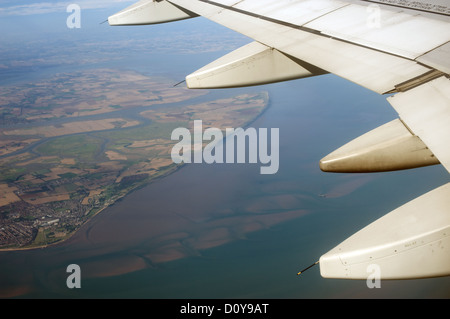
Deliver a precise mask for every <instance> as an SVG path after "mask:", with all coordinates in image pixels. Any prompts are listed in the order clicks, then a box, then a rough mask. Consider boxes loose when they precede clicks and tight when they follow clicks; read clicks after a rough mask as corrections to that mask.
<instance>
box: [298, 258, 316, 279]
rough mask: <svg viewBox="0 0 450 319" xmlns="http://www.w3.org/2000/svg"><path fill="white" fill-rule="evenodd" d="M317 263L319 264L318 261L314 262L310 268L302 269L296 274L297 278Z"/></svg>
mask: <svg viewBox="0 0 450 319" xmlns="http://www.w3.org/2000/svg"><path fill="white" fill-rule="evenodd" d="M318 263H319V261H316V262H315V263H314V264H312V265H311V266H308V267H306V268H305V269H303V270H302V271H299V272H298V274H297V276H298V275H300V274H301V273H303V272H305V271H307V270H308V269H309V268H311V267H313V266H315V265H317V264H318Z"/></svg>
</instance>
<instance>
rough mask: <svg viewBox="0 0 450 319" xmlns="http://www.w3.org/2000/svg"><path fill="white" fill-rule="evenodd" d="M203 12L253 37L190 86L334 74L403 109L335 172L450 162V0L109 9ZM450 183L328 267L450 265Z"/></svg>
mask: <svg viewBox="0 0 450 319" xmlns="http://www.w3.org/2000/svg"><path fill="white" fill-rule="evenodd" d="M197 16H203V17H205V18H207V19H209V20H212V21H214V22H217V23H219V24H221V25H223V26H225V27H228V28H230V29H232V30H234V31H236V32H240V33H242V34H244V35H246V36H248V37H250V38H252V39H253V40H254V42H252V43H249V44H248V45H246V46H244V47H242V48H239V49H237V50H235V51H233V52H231V53H229V54H227V55H226V56H224V57H222V58H220V59H218V60H216V61H214V62H212V63H210V64H208V65H206V66H205V67H203V68H201V69H200V70H198V71H196V72H194V73H192V74H190V75H188V76H187V77H186V83H187V86H188V87H189V88H192V89H195V88H227V87H241V86H250V85H259V84H266V83H272V82H279V81H286V80H292V79H300V78H306V77H311V76H318V75H321V74H325V73H333V74H335V75H337V76H340V77H342V78H344V79H347V80H349V81H352V82H354V83H357V84H358V85H361V86H363V87H365V88H367V89H369V90H372V91H374V92H377V93H379V94H386V95H388V97H387V100H388V101H389V103H390V104H391V105H392V107H393V108H394V109H395V110H396V111H397V113H398V114H399V118H398V119H396V120H395V121H392V122H390V123H387V124H385V125H383V126H381V127H379V128H377V129H375V130H373V131H371V132H368V133H367V134H365V135H363V136H361V137H359V138H356V139H355V140H353V141H350V142H349V143H347V144H346V145H344V146H343V147H341V148H339V149H338V150H336V151H335V152H333V153H331V154H329V155H328V156H326V157H324V158H323V159H322V160H321V161H320V167H321V169H322V170H324V171H330V172H379V171H390V170H399V169H409V168H415V167H421V166H427V165H434V164H439V163H440V164H442V165H443V166H444V167H445V169H446V170H447V171H449V172H450V151H449V147H448V145H450V134H449V133H450V80H449V73H450V62H449V61H450V6H449V5H448V3H447V2H446V1H445V0H436V1H433V2H430V1H426V0H416V1H408V0H402V1H400V0H398V1H396V0H389V1H388V0H373V1H364V0H347V1H344V0H298V1H293V0H240V1H239V0H216V1H209V0H141V1H139V2H138V3H136V4H134V5H133V6H131V7H128V8H126V9H124V10H122V11H121V12H119V13H117V14H115V15H113V16H111V17H110V18H109V23H110V25H142V24H154V23H163V22H170V21H176V20H182V19H189V18H193V17H197ZM448 198H450V183H449V184H446V185H444V186H441V187H439V188H437V189H435V190H432V191H430V192H429V193H427V194H425V195H423V196H421V197H419V198H416V199H415V200H413V201H411V202H410V203H407V204H405V205H403V206H401V207H399V208H398V209H396V210H394V211H392V212H391V213H389V214H387V215H386V216H384V217H383V218H381V219H379V220H377V221H375V222H374V223H372V224H371V225H369V226H367V227H366V228H364V229H362V230H361V231H359V232H358V233H356V234H355V235H353V236H352V237H350V238H349V239H347V240H346V241H344V242H343V243H341V244H340V245H338V246H337V247H335V248H334V249H332V250H330V251H329V252H328V253H326V254H324V255H323V256H322V257H321V258H320V268H321V274H322V276H324V277H332V278H352V279H362V278H363V279H365V278H367V276H368V273H367V267H368V266H369V265H372V264H376V265H379V266H380V267H381V268H382V269H381V278H387V279H405V278H423V277H436V276H447V275H450V247H449V246H450V202H449V200H448Z"/></svg>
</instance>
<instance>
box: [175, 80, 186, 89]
mask: <svg viewBox="0 0 450 319" xmlns="http://www.w3.org/2000/svg"><path fill="white" fill-rule="evenodd" d="M183 82H186V80H183V81H180V82H178V83H177V84H175V85H174V86H173V87H176V86H178V85H180V84H181V83H183Z"/></svg>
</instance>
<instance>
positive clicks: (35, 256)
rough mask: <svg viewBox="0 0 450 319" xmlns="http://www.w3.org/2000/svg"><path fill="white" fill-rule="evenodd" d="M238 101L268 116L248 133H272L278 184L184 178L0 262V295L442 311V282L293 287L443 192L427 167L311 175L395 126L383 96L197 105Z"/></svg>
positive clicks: (216, 168)
mask: <svg viewBox="0 0 450 319" xmlns="http://www.w3.org/2000/svg"><path fill="white" fill-rule="evenodd" d="M246 90H247V91H248V90H255V91H260V90H267V91H269V94H270V103H271V105H270V107H269V108H268V110H267V111H266V112H265V113H264V114H263V115H262V116H260V117H259V118H258V119H257V120H256V121H255V122H253V123H251V124H250V126H252V127H255V128H258V127H267V128H272V127H275V128H279V129H280V169H279V171H278V173H277V174H274V175H260V174H259V164H241V165H238V164H221V165H208V164H191V165H186V166H184V167H183V168H182V169H180V170H179V171H177V172H175V173H173V174H171V175H170V176H167V177H165V178H163V179H161V180H158V181H156V182H154V183H152V184H150V185H148V186H146V187H144V188H142V189H140V190H137V191H135V192H133V193H132V194H130V195H129V196H127V197H125V198H124V199H123V200H121V201H119V202H117V203H116V204H114V205H113V206H111V207H110V208H108V209H106V210H105V211H103V212H102V213H101V214H100V215H98V216H96V217H95V218H94V219H93V220H92V221H91V222H89V223H88V224H86V225H85V226H84V227H83V228H82V229H81V230H80V231H79V232H78V233H77V234H76V235H75V236H74V237H73V238H72V239H70V240H69V241H67V242H65V243H63V244H61V245H58V246H53V247H48V248H46V249H39V250H32V251H17V252H2V253H0V260H1V262H0V283H1V285H0V287H1V293H2V296H19V297H31V298H54V297H64V298H65V297H74V298H80V297H81V298H448V297H449V296H450V288H449V287H450V286H449V283H450V281H449V280H450V278H448V277H446V278H436V279H426V280H406V281H386V282H382V285H381V289H369V288H367V286H366V283H365V281H346V280H330V279H323V278H321V277H320V274H319V269H318V267H315V268H312V269H311V270H309V271H308V272H306V273H304V274H303V275H302V276H301V277H298V276H297V275H296V274H297V272H298V271H299V270H300V269H302V268H304V267H306V266H308V265H310V264H312V263H313V262H315V261H316V260H318V258H319V257H320V255H322V254H323V253H325V252H327V251H328V250H329V249H331V248H333V247H334V246H335V245H337V244H338V243H340V242H341V241H342V240H344V239H345V238H347V237H348V236H350V235H352V234H353V233H354V232H356V231H357V230H359V229H360V228H362V227H364V226H366V225H367V224H369V223H370V222H372V221H374V220H375V219H377V218H379V217H381V216H382V215H384V214H386V213H388V212H389V211H391V210H392V209H394V208H396V207H398V206H399V205H401V204H403V203H405V202H407V201H409V200H411V199H412V198H414V197H417V196H419V195H420V194H422V193H424V192H426V191H427V190H431V189H433V188H434V187H437V186H438V185H441V184H443V183H444V182H446V181H447V180H448V174H447V172H446V171H445V170H444V169H443V168H442V167H439V166H435V167H428V168H423V169H418V170H412V171H404V172H394V173H382V174H363V175H348V174H326V173H322V172H321V171H320V170H319V168H318V161H319V159H320V158H321V157H323V156H325V155H326V154H328V153H329V152H331V151H333V150H334V149H335V148H337V147H339V146H341V145H342V144H344V143H346V142H347V141H348V140H350V139H352V138H354V137H357V136H359V135H360V134H362V133H364V132H366V131H368V130H370V129H372V128H375V127H377V126H379V125H381V124H383V123H385V122H387V121H389V120H391V119H393V118H394V117H395V114H394V113H393V111H392V110H391V108H390V106H389V105H388V104H387V102H386V101H385V99H384V97H380V96H377V95H375V94H372V93H370V92H367V91H366V90H364V89H361V88H359V87H357V86H355V85H353V84H351V83H348V82H346V81H344V80H341V79H338V78H336V77H334V76H324V77H321V78H314V79H307V80H299V81H293V82H288V83H279V84H275V85H268V86H264V87H258V88H253V89H248V88H247V89H239V90H220V91H217V92H211V93H210V94H209V95H208V96H209V97H210V98H211V99H214V98H215V97H218V96H226V95H235V94H238V93H241V92H244V91H246ZM321 194H327V196H326V197H322V196H320V195H321ZM261 214H263V215H261ZM255 216H256V217H257V218H256V217H255ZM251 229H256V231H253V232H251V231H249V230H251ZM196 245H200V246H196ZM201 245H204V246H201ZM206 246H208V247H209V246H210V248H205V249H199V248H198V247H206ZM168 250H169V251H171V252H173V253H174V254H175V255H176V253H179V254H180V256H181V255H182V258H176V259H174V260H171V261H168V262H156V261H157V260H158V258H156V257H155V256H158V254H159V255H161V256H165V257H167V256H174V255H173V254H167V251H168ZM73 263H75V264H78V265H79V266H80V268H81V288H80V289H69V288H67V286H66V278H67V276H68V273H66V267H67V266H68V265H69V264H73Z"/></svg>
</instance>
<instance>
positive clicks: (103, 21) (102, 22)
mask: <svg viewBox="0 0 450 319" xmlns="http://www.w3.org/2000/svg"><path fill="white" fill-rule="evenodd" d="M105 22H108V19H106V20H105V21H103V22H101V23H100V24H103V23H105Z"/></svg>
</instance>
